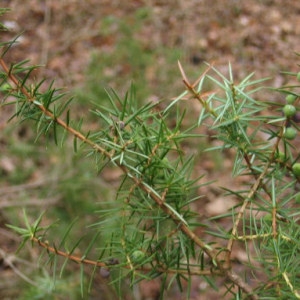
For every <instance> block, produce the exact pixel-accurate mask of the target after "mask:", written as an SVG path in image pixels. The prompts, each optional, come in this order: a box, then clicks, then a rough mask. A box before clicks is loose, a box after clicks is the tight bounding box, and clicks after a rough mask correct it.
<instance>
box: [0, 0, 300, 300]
mask: <svg viewBox="0 0 300 300" xmlns="http://www.w3.org/2000/svg"><path fill="white" fill-rule="evenodd" d="M1 2H2V3H1V6H2V7H9V8H11V12H9V13H7V14H6V15H4V16H3V17H2V21H1V22H2V23H4V25H6V26H7V27H8V28H9V32H3V33H1V41H7V40H8V39H10V38H12V37H13V36H16V35H17V34H19V33H20V32H23V33H22V35H21V36H20V37H19V38H18V39H17V42H18V43H17V44H16V45H15V46H13V47H12V49H11V51H10V52H9V53H8V54H7V56H6V58H5V59H6V60H7V61H8V62H9V63H13V62H18V61H20V60H24V59H29V60H30V63H32V64H37V65H42V66H43V67H42V68H40V69H39V70H38V71H36V72H34V73H33V76H34V77H36V78H43V77H46V78H47V81H48V82H51V81H52V80H53V79H55V86H57V87H63V88H64V89H65V90H66V91H68V90H69V91H71V92H72V91H75V93H77V94H79V95H80V97H81V98H82V95H83V94H84V93H85V89H86V88H87V86H88V83H87V81H88V80H90V81H91V80H92V81H95V80H98V78H97V77H96V76H98V75H97V74H99V83H98V84H99V85H101V84H103V86H104V87H105V86H112V87H114V88H115V89H116V90H121V91H123V90H124V89H125V88H126V86H128V82H129V81H130V80H131V77H133V79H135V78H139V77H142V78H143V79H144V82H147V85H148V89H147V95H146V96H145V97H146V98H147V99H159V98H160V97H163V98H166V97H174V96H176V93H178V92H179V91H182V90H183V88H184V87H183V85H182V81H181V78H180V72H179V71H178V68H177V64H176V60H177V59H180V61H181V63H182V65H183V66H184V67H187V68H188V70H191V74H192V76H195V78H196V76H199V75H200V74H201V72H202V71H203V69H204V68H203V63H204V62H208V63H213V64H214V66H215V67H216V68H217V69H218V70H220V71H221V72H223V73H224V74H227V73H228V68H229V67H228V66H229V65H228V64H229V63H230V64H231V66H232V70H233V74H234V76H235V80H236V81H237V82H238V81H239V80H242V79H243V78H244V77H245V76H247V75H248V74H250V73H252V72H255V78H256V79H259V78H264V77H270V79H269V80H268V82H267V85H268V86H271V87H274V88H275V87H280V86H282V85H284V84H286V83H287V82H289V83H290V78H288V77H287V76H286V75H284V74H282V71H289V72H298V71H299V57H297V56H296V55H295V52H298V53H299V52H300V48H299V45H300V40H299V37H300V22H299V16H300V1H295V0H285V1H284V4H283V3H282V2H283V1H282V0H264V1H262V0H261V1H260V0H248V1H237V0H227V1H223V0H214V1H205V0H187V1H186V0H174V1H171V0H169V1H168V0H156V1H154V0H131V1H119V0H86V1H82V0H65V1H60V0H43V1H41V0H29V1H26V3H25V2H24V1H23V0H10V1H8V0H2V1H1ZM127 46H128V49H127ZM172 49H174V52H175V50H176V51H177V52H176V53H178V57H177V58H176V57H175V59H174V58H173V56H172V55H173V53H170V52H172ZM127 51H128V53H127ZM131 51H132V52H131ZM134 51H137V52H134ZM136 53H137V55H136ZM143 53H150V54H149V55H148V54H147V56H145V57H144V56H143ZM118 55H119V56H118ZM133 56H136V57H133ZM175 56H176V55H175ZM120 57H121V58H120ZM139 57H141V59H143V61H141V62H140V61H139ZM170 57H172V58H171V59H170ZM102 58H103V60H107V62H104V63H102V62H101V59H102ZM127 58H128V59H127ZM297 59H298V60H297ZM97 60H99V70H98V71H97V70H96V71H95V70H94V69H93V64H95V62H97ZM147 60H149V61H151V63H149V62H148V61H147ZM170 61H171V63H173V64H174V65H175V67H174V68H173V69H170V72H169V73H167V72H165V71H164V68H168V67H169V66H168V64H170ZM131 62H132V64H133V65H132V64H131ZM141 65H142V66H141ZM135 68H136V69H135ZM97 72H98V73H97ZM139 72H141V73H139ZM176 72H177V73H176ZM101 73H104V75H103V74H101ZM170 74H171V75H170ZM197 74H198V75H197ZM124 82H125V83H126V84H124ZM168 84H169V85H171V86H172V87H171V88H170V87H169V88H167V87H166V86H167V85H168ZM174 91H175V92H174ZM166 93H174V94H166ZM269 95H270V94H268V93H266V97H268V96H269ZM272 97H274V98H273V99H272V100H273V101H279V102H280V101H283V99H284V97H283V96H282V95H280V94H279V93H278V94H273V95H272ZM192 105H194V104H192ZM87 110H88V109H87ZM198 110H199V108H197V109H196V111H198ZM3 113H4V112H1V115H2V116H1V121H0V128H3V126H5V122H6V120H7V116H5V115H3ZM19 135H20V136H22V133H19ZM3 141H4V142H3ZM1 142H2V146H1V147H4V146H3V145H5V143H6V141H5V137H4V136H1ZM231 159H232V157H230V158H228V159H225V160H224V162H223V164H224V165H223V166H222V167H219V168H216V169H215V165H211V164H210V163H209V162H205V163H204V165H199V166H198V168H199V169H200V168H202V169H203V168H204V169H205V170H206V171H207V174H208V176H207V177H208V179H213V178H219V181H220V182H222V185H229V186H232V185H238V184H240V183H239V182H235V181H234V180H233V179H232V178H231V175H230V174H231ZM27 160H28V158H27ZM15 164H16V161H15V160H14V159H10V158H9V156H7V157H2V158H1V160H0V170H1V174H7V173H10V172H13V170H15V169H16V166H15ZM29 164H30V163H29ZM40 172H43V171H40ZM39 175H40V173H39V174H35V175H32V176H30V178H28V182H30V181H32V180H33V178H35V179H36V178H37V177H38V176H39ZM107 176H108V177H110V175H107ZM113 176H114V175H111V177H113ZM1 183H3V184H4V186H3V188H1V191H4V190H5V188H7V187H8V186H9V182H8V181H7V182H6V181H5V179H4V180H3V181H1ZM207 193H208V195H207V201H206V205H205V206H204V207H201V211H200V208H199V212H200V213H201V214H203V215H205V216H206V217H208V216H213V215H216V214H220V213H223V212H225V211H226V210H227V209H228V208H229V207H228V206H227V205H232V204H233V203H232V202H230V201H229V202H227V204H226V205H225V206H224V201H222V199H221V198H220V199H218V192H216V194H215V193H214V192H213V191H211V190H208V191H207ZM219 200H220V201H219ZM215 201H218V203H217V204H216V202H215ZM7 207H9V205H7V203H6V204H5V203H4V202H3V203H2V202H1V200H0V208H1V210H4V211H5V209H7ZM216 207H218V211H216ZM0 215H1V218H2V219H1V220H0V222H1V225H3V226H2V227H1V228H0V230H1V231H0V236H1V242H0V250H1V251H3V253H9V252H10V251H14V250H15V248H16V246H17V245H18V243H17V242H16V241H18V240H17V238H16V237H15V236H13V234H12V233H11V232H9V231H8V230H7V228H6V227H5V226H4V223H7V222H9V221H11V220H9V219H8V218H9V217H8V216H10V214H7V213H5V212H4V213H2V212H1V213H0ZM222 225H224V226H227V225H226V224H222ZM1 253H2V252H1ZM1 253H0V257H1ZM235 255H236V259H237V260H242V261H245V260H246V258H245V257H244V255H245V254H244V252H243V251H238V250H236V254H235ZM1 261H2V260H0V265H1ZM2 267H3V268H5V270H6V272H2V275H1V276H5V274H6V276H7V278H8V281H9V280H12V282H16V281H14V280H16V279H14V278H15V277H16V276H17V275H15V273H14V272H9V271H8V269H10V268H9V266H2ZM0 268H1V266H0ZM8 281H6V282H8ZM151 284H152V283H148V285H147V284H146V285H145V286H144V287H143V292H144V293H145V295H143V294H142V296H141V297H142V298H141V299H146V298H147V297H148V298H147V299H155V293H156V291H157V289H158V286H157V283H154V285H153V286H152V285H151ZM193 284H194V285H195V286H193V291H194V292H195V294H194V296H193V293H192V297H191V299H194V300H196V299H213V298H214V299H217V298H216V297H217V295H220V294H216V293H214V292H213V291H210V290H205V287H204V286H201V287H200V288H199V286H200V285H201V284H203V283H201V284H200V283H199V282H197V281H196V282H195V283H193ZM148 287H150V290H151V291H150V292H149V291H148ZM199 289H202V294H201V296H200V297H199V293H197V292H196V291H199ZM1 290H3V292H1ZM147 293H148V294H147ZM151 294H152V296H151ZM9 295H10V293H9V292H8V290H7V289H5V288H4V287H3V286H2V285H0V298H1V299H16V298H13V297H14V296H9ZM5 297H6V298H5ZM10 297H11V298H10ZM151 297H152V298H151ZM170 297H174V295H173V296H172V295H171V296H170ZM176 297H177V296H176ZM95 299H96V298H95ZM176 299H180V298H179V296H178V298H176ZM222 299H225V298H222Z"/></svg>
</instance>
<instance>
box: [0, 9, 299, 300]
mask: <svg viewBox="0 0 300 300" xmlns="http://www.w3.org/2000/svg"><path fill="white" fill-rule="evenodd" d="M148 14H149V12H148V11H145V10H144V11H139V14H138V16H139V17H140V18H147V16H148ZM105 21H106V22H108V21H109V20H105ZM123 30H124V41H123V40H122V41H120V44H119V46H120V47H121V48H120V49H118V51H119V52H121V53H122V51H121V50H122V49H125V45H123V44H122V43H123V42H124V43H125V42H126V46H127V47H129V48H130V49H131V51H132V53H133V55H132V57H131V56H130V57H126V55H127V53H125V52H124V57H122V55H121V57H122V59H124V58H127V59H128V60H130V59H131V58H132V59H134V60H132V61H131V65H132V66H133V68H134V69H135V68H137V69H139V70H143V68H145V65H146V64H148V61H149V59H150V58H149V57H148V56H147V53H146V52H145V51H144V49H142V48H141V46H140V45H138V44H136V42H135V41H134V39H131V36H130V31H129V30H128V28H126V27H123ZM129 41H130V43H128V42H129ZM12 45H13V42H12V43H6V44H3V45H2V47H3V52H2V56H1V59H0V65H1V67H2V71H1V73H0V78H1V87H2V88H1V92H2V93H3V104H2V105H14V107H15V113H12V116H11V120H12V119H19V120H21V121H22V122H30V124H33V125H32V126H34V128H35V129H36V133H35V137H34V141H35V142H37V143H38V142H39V141H47V144H48V145H50V144H52V141H53V144H55V145H58V146H60V147H62V148H66V149H68V150H69V148H70V145H72V146H73V150H74V153H73V154H72V155H74V157H73V158H71V159H70V158H69V157H70V156H72V155H71V154H70V151H66V152H65V156H66V159H65V163H66V164H68V163H70V164H72V163H73V164H74V165H75V167H76V168H75V169H76V171H75V172H77V173H76V174H71V175H70V178H71V179H70V181H69V180H68V178H64V179H63V178H62V177H61V178H60V179H59V180H60V183H61V186H60V187H59V189H61V190H62V191H63V192H62V197H63V199H61V205H62V207H61V208H60V216H61V218H62V219H63V221H64V222H65V223H64V222H62V223H64V224H63V225H61V223H55V225H56V226H53V224H52V223H51V224H50V225H47V226H44V225H43V224H42V223H43V219H44V217H43V214H39V216H38V217H37V219H36V221H31V218H30V217H29V216H28V214H27V213H25V211H24V213H23V218H22V220H23V223H24V226H22V225H17V224H10V225H7V226H8V228H10V229H12V230H14V231H15V232H17V233H18V234H19V235H20V236H21V237H22V239H23V240H22V242H21V244H20V247H19V250H20V251H21V252H22V251H24V248H23V247H24V245H25V244H27V242H30V243H31V245H32V246H33V247H35V246H39V247H40V250H42V249H44V253H43V255H41V261H43V262H44V263H46V265H48V266H49V269H51V271H52V273H53V278H52V277H51V276H49V274H48V273H47V271H45V274H43V275H40V276H39V277H37V279H36V281H35V284H33V287H32V288H30V289H28V290H27V292H26V293H25V296H24V297H25V298H24V299H27V298H29V297H32V295H33V294H34V295H35V296H36V298H37V299H48V298H47V297H48V296H49V299H53V298H54V297H55V296H56V295H58V294H59V295H64V297H73V298H75V297H81V298H85V297H87V294H88V293H89V292H92V291H93V288H94V286H93V282H94V280H96V278H97V276H102V277H103V279H105V280H108V281H109V282H110V283H111V285H112V286H113V287H114V288H115V290H114V291H113V292H111V295H114V296H115V299H117V298H119V299H122V298H124V297H123V294H124V292H125V293H126V292H127V290H126V286H127V287H128V286H129V287H130V289H132V290H134V288H135V287H136V286H137V285H138V283H139V282H140V281H142V280H154V279H157V278H160V284H161V292H160V293H161V298H163V297H164V295H165V294H167V291H168V290H169V289H171V288H172V287H173V286H174V285H177V287H178V289H179V290H180V291H185V292H186V297H187V298H189V295H190V293H191V282H192V277H202V278H203V280H205V281H207V283H208V284H209V285H210V286H211V287H212V288H214V289H216V290H218V288H219V286H218V284H217V281H216V277H217V276H219V277H222V278H223V279H224V281H223V283H222V284H223V285H224V286H225V288H226V293H227V294H228V295H231V296H232V297H233V298H235V299H238V298H240V299H242V298H246V297H248V298H249V299H259V298H261V299H287V298H288V299H297V298H299V290H298V288H299V286H300V282H299V278H298V277H299V276H298V270H299V259H298V255H297V254H298V249H299V233H300V228H299V224H298V220H299V212H298V211H299V201H298V200H297V198H298V197H296V194H297V193H296V191H297V190H296V187H297V184H298V183H299V163H298V162H297V161H298V159H299V153H298V152H297V148H296V144H294V141H296V139H295V138H296V135H297V133H298V131H299V127H298V125H297V123H296V122H295V121H294V120H293V116H294V114H295V113H296V107H297V104H298V103H297V100H296V98H295V101H293V107H294V108H295V111H294V110H293V111H292V113H291V109H290V107H288V109H287V108H286V106H285V107H283V106H284V105H283V104H278V103H272V102H271V101H262V100H260V99H259V95H260V92H261V83H262V82H264V80H254V79H253V74H251V75H249V76H247V77H246V78H245V79H243V80H242V81H240V82H237V81H236V80H235V79H234V77H233V72H232V69H231V66H230V65H229V67H228V70H229V74H228V76H225V75H224V74H222V73H221V72H219V71H218V70H217V68H214V67H212V66H209V67H208V69H207V70H206V71H205V72H204V73H203V74H202V75H201V76H200V77H199V78H198V80H196V82H195V83H191V82H190V81H189V79H188V77H187V75H186V74H185V71H184V69H183V67H182V66H181V64H179V69H180V71H181V74H182V77H183V82H184V84H185V88H186V89H185V91H184V92H183V93H181V94H180V95H179V96H178V97H176V98H175V99H173V100H170V101H165V102H163V101H159V102H147V101H139V99H140V96H138V95H137V92H136V90H135V87H134V85H132V86H131V87H130V88H129V90H128V92H127V93H126V94H125V95H124V97H121V96H119V95H118V94H117V93H116V92H115V90H114V89H110V90H109V91H107V101H106V103H105V104H103V103H102V102H101V104H100V101H95V108H94V109H93V111H92V114H93V116H94V118H96V120H97V121H98V122H99V124H101V125H100V126H99V128H97V129H94V130H90V131H87V132H85V130H84V128H85V127H84V122H83V120H82V119H80V120H79V121H75V119H73V118H72V115H71V112H72V108H71V105H70V103H71V101H72V99H66V97H65V94H63V93H61V91H60V90H57V89H55V88H54V87H53V84H51V85H50V86H49V87H47V88H44V86H43V84H44V82H43V81H40V82H35V83H31V82H30V74H31V72H32V71H33V70H34V68H35V67H28V65H27V62H26V61H24V62H21V63H18V64H14V65H11V66H10V67H8V66H7V64H6V62H5V60H4V59H5V54H6V53H7V51H9V50H10V47H11V46H12ZM145 53H146V54H145ZM143 55H145V56H143ZM137 56H139V60H135V59H136V57H137ZM151 64H153V62H152V61H151ZM100 71H101V68H100ZM102 71H103V68H102ZM296 75H297V74H293V76H296ZM167 77H168V76H167ZM114 79H115V80H118V78H116V77H114ZM138 85H141V86H145V83H144V82H141V83H139V84H138ZM207 86H214V87H215V88H214V91H213V92H211V93H204V92H203V89H204V87H207ZM297 88H299V86H294V87H293V90H292V92H291V89H290V87H282V88H281V89H280V90H279V91H278V92H282V93H283V94H285V95H286V94H291V93H292V94H293V95H294V96H296V97H297V99H298V96H299V95H298V91H297ZM96 93H97V91H96ZM142 94H147V92H145V91H143V92H142ZM99 97H100V98H101V97H103V95H102V94H100V96H99ZM193 99H194V100H196V101H197V104H198V105H199V106H200V107H201V110H200V113H199V115H198V116H197V118H195V119H192V118H189V116H188V114H187V109H186V107H185V106H188V105H189V104H190V103H191V101H193ZM189 101H190V102H189ZM287 101H289V103H290V99H289V100H287ZM162 104H165V105H162ZM288 106H291V104H288ZM274 108H275V109H274ZM282 109H283V110H284V114H285V116H282ZM271 111H272V113H270V112H271ZM274 111H275V112H274ZM18 126H19V125H18ZM205 129H209V130H210V131H211V132H212V134H209V133H207V132H208V130H205ZM291 130H292V131H293V134H292V135H291V132H290V131H291ZM287 133H289V135H287ZM69 136H70V137H71V139H72V140H70V138H69ZM208 138H210V139H215V140H217V141H218V143H216V144H214V145H208V146H207V147H206V145H207V140H208ZM193 143H202V144H203V145H204V146H203V148H205V149H204V150H205V151H206V152H209V151H214V152H218V153H224V152H226V151H231V153H233V154H234V155H233V156H232V157H231V160H232V176H233V177H234V178H239V179H240V178H243V177H246V178H247V182H246V183H245V182H244V183H243V185H242V186H239V187H238V188H234V189H233V188H231V187H230V186H225V187H223V191H224V194H223V195H222V197H224V199H223V200H224V201H226V198H225V197H226V196H227V197H230V198H233V199H235V200H237V202H236V203H237V204H235V205H234V206H232V207H231V209H230V210H229V211H228V212H226V213H224V214H221V215H217V216H215V217H214V218H211V219H205V217H202V218H201V217H200V215H199V214H198V212H197V209H198V207H199V205H200V206H201V205H203V202H201V201H203V198H204V196H205V195H204V194H203V193H204V192H205V191H207V186H210V185H212V184H213V183H212V182H205V172H204V171H203V173H200V174H199V173H198V172H199V171H197V172H196V166H195V160H194V156H193V155H187V154H186V152H187V150H186V149H187V148H188V147H189V146H190V145H193ZM295 143H296V142H295ZM68 158H69V160H68ZM81 161H87V163H86V164H88V165H90V164H91V165H92V166H93V167H94V170H95V171H94V173H93V174H92V173H91V172H90V171H89V170H90V167H91V166H89V167H88V170H87V167H86V164H85V163H84V164H81V163H80V162H81ZM200 161H201V158H200ZM49 163H51V160H49ZM59 170H60V172H62V173H63V168H62V169H59ZM107 170H108V171H109V172H114V171H115V170H118V171H119V172H120V174H121V175H120V178H119V180H117V185H115V186H112V187H111V186H109V187H107V185H106V184H104V183H103V182H102V184H100V183H101V179H100V174H103V173H104V172H106V171H107ZM97 172H98V174H97ZM79 175H80V176H79ZM97 176H98V178H97V179H98V180H96V181H95V177H97ZM23 179H24V178H21V179H19V180H23ZM216 179H217V178H216ZM97 184H98V185H99V189H98V193H95V192H94V191H95V189H94V188H92V187H94V186H95V185H97ZM90 187H91V188H90ZM113 188H114V192H113V193H111V192H110V191H109V190H111V189H113ZM50 189H51V188H50V186H49V190H50ZM203 191H204V192H203ZM99 194H100V195H99ZM95 199H97V202H98V203H97V205H95ZM197 205H198V206H197ZM57 210H59V208H57ZM80 210H84V213H83V214H81V212H80ZM47 215H51V214H50V213H48V212H46V213H45V214H44V216H47ZM75 216H78V218H75ZM78 219H81V220H79V222H80V224H79V225H78V226H81V227H82V228H84V229H82V228H81V230H82V231H81V233H82V237H80V238H76V236H74V235H73V232H74V230H75V228H76V223H77V222H78V221H77V220H78ZM220 221H226V222H228V223H229V222H230V224H231V229H230V230H228V228H226V229H225V228H223V227H222V226H221V225H220V223H219V222H220ZM198 232H201V234H199V233H198ZM58 233H59V234H58ZM235 245H238V246H239V247H241V248H243V250H244V253H245V254H246V256H247V257H248V260H246V261H244V262H243V269H244V270H245V276H244V274H238V273H237V272H236V271H235V269H236V264H235V258H234V256H233V253H234V246H235ZM41 252H43V251H41ZM71 262H73V263H75V266H76V272H75V274H76V275H75V276H74V275H73V276H72V275H71V274H72V273H73V272H74V270H72V271H73V272H72V271H71V267H70V265H72V264H71ZM241 263H242V262H241ZM50 267H51V268H50ZM70 276H71V277H70ZM247 277H248V278H249V279H250V280H248V278H247ZM58 278H62V279H58ZM70 278H71V279H72V280H70ZM252 279H257V281H256V282H253V283H251V284H249V283H248V281H251V280H252ZM55 282H56V287H57V288H56V289H54V285H53V284H54V283H55ZM184 282H187V283H188V284H187V288H185V287H184V284H183V283H184ZM77 283H80V284H79V285H78V284H77ZM69 284H70V286H72V285H74V284H75V285H76V284H77V286H79V289H80V291H78V290H76V291H75V292H74V294H72V295H71V294H68V293H67V292H65V291H64V290H65V289H67V287H68V286H69ZM114 293H116V294H114ZM79 294H80V296H78V295H79Z"/></svg>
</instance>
